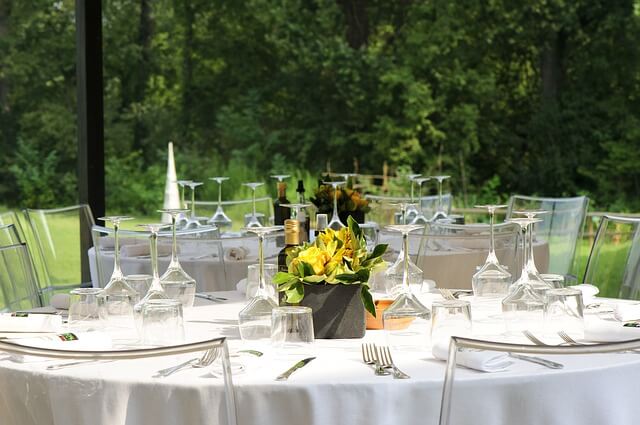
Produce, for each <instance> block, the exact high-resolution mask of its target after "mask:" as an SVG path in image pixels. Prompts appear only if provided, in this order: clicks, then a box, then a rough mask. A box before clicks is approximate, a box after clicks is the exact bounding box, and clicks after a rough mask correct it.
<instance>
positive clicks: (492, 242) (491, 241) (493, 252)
mask: <svg viewBox="0 0 640 425" xmlns="http://www.w3.org/2000/svg"><path fill="white" fill-rule="evenodd" d="M494 218H495V212H494V211H493V210H489V238H490V239H489V255H490V256H491V257H492V258H493V257H495V256H496V245H495V239H494V238H493V221H494Z"/></svg>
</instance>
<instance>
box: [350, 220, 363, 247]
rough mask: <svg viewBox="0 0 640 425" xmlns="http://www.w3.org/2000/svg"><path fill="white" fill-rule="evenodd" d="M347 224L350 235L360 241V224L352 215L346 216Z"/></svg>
mask: <svg viewBox="0 0 640 425" xmlns="http://www.w3.org/2000/svg"><path fill="white" fill-rule="evenodd" d="M347 226H349V231H350V232H351V237H352V239H353V240H356V241H360V237H361V236H362V230H361V229H360V225H358V222H357V221H355V220H354V219H353V217H351V216H349V217H348V218H347Z"/></svg>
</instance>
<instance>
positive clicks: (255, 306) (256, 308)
mask: <svg viewBox="0 0 640 425" xmlns="http://www.w3.org/2000/svg"><path fill="white" fill-rule="evenodd" d="M282 229H283V227H282V226H269V227H251V228H245V229H244V230H245V231H247V232H251V233H255V234H256V235H257V236H258V290H257V291H256V295H255V296H254V297H253V298H252V299H251V300H250V301H249V303H248V304H247V305H246V306H245V307H244V308H243V309H242V310H240V313H239V314H238V324H239V325H240V337H241V338H242V340H244V341H258V342H260V341H262V342H267V341H269V339H270V338H271V311H272V310H273V309H274V308H275V307H277V306H278V305H277V304H276V303H275V301H274V300H273V298H271V296H270V294H269V292H268V291H267V283H266V281H265V273H264V237H265V236H266V235H267V234H269V233H272V232H275V231H279V230H282Z"/></svg>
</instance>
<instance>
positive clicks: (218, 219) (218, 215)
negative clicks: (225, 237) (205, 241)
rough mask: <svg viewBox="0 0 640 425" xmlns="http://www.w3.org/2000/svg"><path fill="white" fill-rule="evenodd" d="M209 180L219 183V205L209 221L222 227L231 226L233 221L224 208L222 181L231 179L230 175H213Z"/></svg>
mask: <svg viewBox="0 0 640 425" xmlns="http://www.w3.org/2000/svg"><path fill="white" fill-rule="evenodd" d="M209 180H213V181H215V182H217V183H218V207H217V208H216V212H215V213H214V214H213V216H211V218H210V219H209V222H208V223H209V224H212V225H214V226H216V227H218V228H220V229H222V228H225V227H231V224H232V221H231V219H230V218H229V216H228V215H227V214H225V212H224V210H223V209H222V183H223V182H224V181H226V180H229V177H211V178H209Z"/></svg>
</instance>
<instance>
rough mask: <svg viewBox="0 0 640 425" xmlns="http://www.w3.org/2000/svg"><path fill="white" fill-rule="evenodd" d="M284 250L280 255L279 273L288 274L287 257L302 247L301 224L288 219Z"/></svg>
mask: <svg viewBox="0 0 640 425" xmlns="http://www.w3.org/2000/svg"><path fill="white" fill-rule="evenodd" d="M284 244H285V245H284V248H282V249H281V250H280V253H279V254H278V271H279V272H287V271H288V267H287V255H288V254H289V252H291V250H293V249H294V248H295V247H297V246H298V245H300V222H298V220H292V219H287V220H285V221H284Z"/></svg>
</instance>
